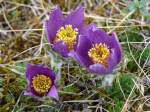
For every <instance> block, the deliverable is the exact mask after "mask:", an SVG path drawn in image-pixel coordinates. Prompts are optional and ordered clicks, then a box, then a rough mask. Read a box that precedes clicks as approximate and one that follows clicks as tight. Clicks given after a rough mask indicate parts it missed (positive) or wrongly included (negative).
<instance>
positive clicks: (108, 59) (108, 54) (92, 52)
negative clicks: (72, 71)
mask: <svg viewBox="0 0 150 112" xmlns="http://www.w3.org/2000/svg"><path fill="white" fill-rule="evenodd" d="M121 57H122V52H121V46H120V43H119V41H118V38H117V35H116V33H114V32H113V33H112V34H111V36H109V35H108V34H107V33H105V32H104V31H102V30H100V29H98V28H96V27H95V26H92V27H91V28H88V33H87V34H86V35H80V36H79V38H78V44H77V48H76V50H75V54H74V58H75V59H76V60H77V61H78V62H79V63H80V64H81V65H83V66H85V67H86V68H87V69H88V70H89V71H90V72H92V73H95V74H109V73H112V72H113V69H114V68H115V67H116V65H117V64H118V63H119V62H120V61H121Z"/></svg>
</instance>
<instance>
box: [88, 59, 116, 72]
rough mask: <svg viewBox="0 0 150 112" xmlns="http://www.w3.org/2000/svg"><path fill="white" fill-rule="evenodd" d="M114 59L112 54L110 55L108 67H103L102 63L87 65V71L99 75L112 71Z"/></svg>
mask: <svg viewBox="0 0 150 112" xmlns="http://www.w3.org/2000/svg"><path fill="white" fill-rule="evenodd" d="M113 65H114V60H113V56H110V57H109V59H108V67H105V66H104V65H102V64H93V65H90V66H89V71H90V72H92V73H96V74H99V75H106V74H110V73H112V72H113V67H114V66H113Z"/></svg>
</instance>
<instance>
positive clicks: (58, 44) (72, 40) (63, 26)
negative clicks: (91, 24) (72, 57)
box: [45, 7, 84, 57]
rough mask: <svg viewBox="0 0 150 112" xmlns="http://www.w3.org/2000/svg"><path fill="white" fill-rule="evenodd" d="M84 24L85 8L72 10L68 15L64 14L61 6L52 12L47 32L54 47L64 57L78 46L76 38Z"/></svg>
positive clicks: (47, 22) (47, 24)
mask: <svg viewBox="0 0 150 112" xmlns="http://www.w3.org/2000/svg"><path fill="white" fill-rule="evenodd" d="M83 25H84V9H83V7H80V8H79V9H77V10H75V11H73V12H71V13H70V14H69V15H68V16H66V17H65V16H63V14H62V12H61V10H60V8H59V7H57V8H56V9H55V10H54V11H52V13H51V14H50V18H49V20H47V21H46V28H45V29H46V33H47V37H48V41H49V42H50V43H51V44H52V48H53V49H54V50H55V51H56V52H58V53H59V54H61V55H62V56H63V57H68V56H69V53H70V52H72V51H73V50H74V48H75V47H76V44H77V43H76V42H77V41H76V40H77V38H78V35H79V34H80V30H81V29H82V27H83Z"/></svg>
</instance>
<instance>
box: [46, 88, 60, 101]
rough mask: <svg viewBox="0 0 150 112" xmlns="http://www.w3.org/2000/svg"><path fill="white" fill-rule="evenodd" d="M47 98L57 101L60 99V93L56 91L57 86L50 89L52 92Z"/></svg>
mask: <svg viewBox="0 0 150 112" xmlns="http://www.w3.org/2000/svg"><path fill="white" fill-rule="evenodd" d="M47 96H49V97H53V98H55V99H57V100H58V99H59V97H58V92H57V89H56V87H55V86H52V87H51V89H50V91H49V92H48V94H47Z"/></svg>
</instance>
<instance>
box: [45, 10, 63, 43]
mask: <svg viewBox="0 0 150 112" xmlns="http://www.w3.org/2000/svg"><path fill="white" fill-rule="evenodd" d="M63 22H64V16H63V14H62V12H61V10H60V8H59V7H57V8H56V9H55V10H54V11H53V12H52V13H51V14H50V18H49V20H48V21H46V33H47V37H48V40H49V42H50V43H52V42H53V40H54V38H55V36H56V33H57V31H58V30H59V28H60V27H61V26H62V25H63Z"/></svg>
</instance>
